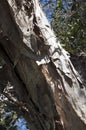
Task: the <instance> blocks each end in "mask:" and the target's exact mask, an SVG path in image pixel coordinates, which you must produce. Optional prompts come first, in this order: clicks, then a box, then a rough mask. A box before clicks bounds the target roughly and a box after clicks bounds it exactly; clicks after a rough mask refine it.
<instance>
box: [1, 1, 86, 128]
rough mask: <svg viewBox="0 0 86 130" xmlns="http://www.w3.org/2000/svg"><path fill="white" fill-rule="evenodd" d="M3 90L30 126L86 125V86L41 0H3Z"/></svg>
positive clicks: (60, 126)
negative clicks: (60, 40)
mask: <svg viewBox="0 0 86 130" xmlns="http://www.w3.org/2000/svg"><path fill="white" fill-rule="evenodd" d="M0 92H1V94H3V95H4V96H5V97H7V98H4V99H3V101H4V102H5V103H6V104H7V105H8V106H9V107H10V108H12V109H14V110H16V111H17V113H18V114H19V115H23V116H24V118H25V119H26V120H27V122H28V124H29V128H30V129H31V130H86V88H85V86H84V85H83V83H82V81H81V80H80V77H79V75H78V73H77V72H76V70H75V69H74V67H73V66H72V64H71V61H70V58H69V54H68V53H67V52H66V51H65V50H64V49H63V48H62V47H61V45H60V43H59V41H57V40H56V37H55V35H54V33H53V30H52V29H51V27H50V24H49V23H48V21H47V19H46V17H45V15H44V13H43V12H42V9H41V7H40V4H39V2H38V0H1V1H0Z"/></svg>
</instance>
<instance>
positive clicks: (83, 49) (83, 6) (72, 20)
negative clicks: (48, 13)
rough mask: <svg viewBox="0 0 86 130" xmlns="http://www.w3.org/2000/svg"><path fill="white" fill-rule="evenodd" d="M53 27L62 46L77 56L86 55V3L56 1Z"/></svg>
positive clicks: (65, 0) (70, 0)
mask: <svg viewBox="0 0 86 130" xmlns="http://www.w3.org/2000/svg"><path fill="white" fill-rule="evenodd" d="M56 4H57V5H56V8H55V10H54V14H53V16H52V17H53V18H52V21H51V25H52V27H53V29H54V31H55V34H56V36H57V38H58V39H59V40H60V41H61V44H62V46H63V47H64V48H65V49H66V50H67V51H68V52H69V53H70V54H75V55H86V1H84V0H82V1H81V0H56Z"/></svg>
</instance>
